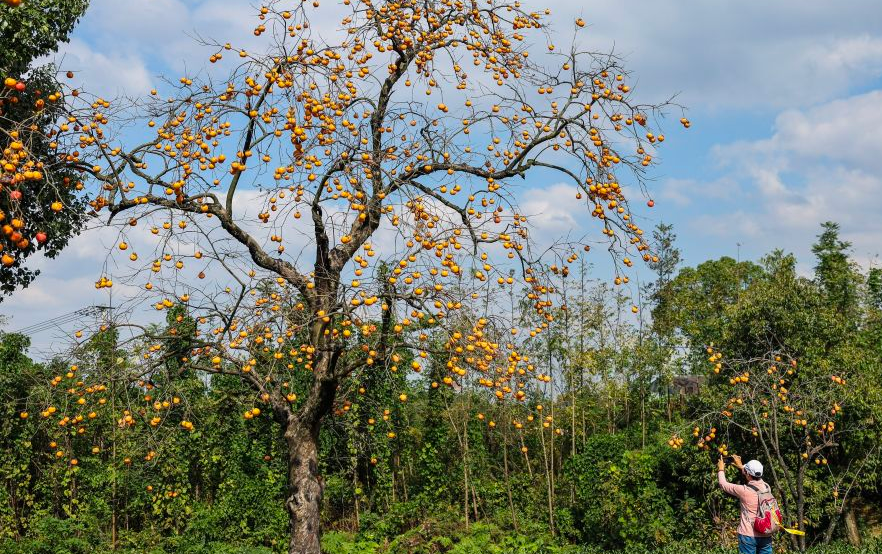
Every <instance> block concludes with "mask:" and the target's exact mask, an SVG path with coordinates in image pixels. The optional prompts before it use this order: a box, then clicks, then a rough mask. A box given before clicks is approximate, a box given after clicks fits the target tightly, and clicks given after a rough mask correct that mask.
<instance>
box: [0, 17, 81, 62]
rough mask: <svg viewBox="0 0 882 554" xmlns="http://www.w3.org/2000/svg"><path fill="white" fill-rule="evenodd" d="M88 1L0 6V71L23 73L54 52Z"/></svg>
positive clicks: (75, 22)
mask: <svg viewBox="0 0 882 554" xmlns="http://www.w3.org/2000/svg"><path fill="white" fill-rule="evenodd" d="M88 5H89V2H88V0H65V1H64V2H58V1H57V0H28V1H27V2H23V3H22V4H21V5H19V6H17V7H14V8H13V7H10V6H7V5H6V4H5V3H3V4H0V72H2V73H3V76H4V77H6V76H8V75H15V76H19V75H21V74H23V73H24V72H25V71H26V70H27V68H28V66H29V65H30V63H31V61H33V60H35V59H37V58H39V57H41V56H45V55H46V54H49V53H52V52H55V51H56V50H57V49H58V45H59V44H60V43H63V42H67V40H68V37H69V36H70V32H71V31H72V30H73V28H74V26H75V25H76V24H77V21H79V19H80V17H82V15H83V13H85V11H86V7H87V6H88Z"/></svg>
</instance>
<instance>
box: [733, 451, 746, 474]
mask: <svg viewBox="0 0 882 554" xmlns="http://www.w3.org/2000/svg"><path fill="white" fill-rule="evenodd" d="M732 462H733V463H734V464H735V467H737V468H738V469H739V470H740V469H741V468H743V467H744V464H742V463H741V456H739V455H738V454H732Z"/></svg>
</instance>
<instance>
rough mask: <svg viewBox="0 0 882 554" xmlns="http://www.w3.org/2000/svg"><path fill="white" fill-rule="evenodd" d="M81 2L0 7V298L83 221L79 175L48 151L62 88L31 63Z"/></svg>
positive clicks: (64, 29)
mask: <svg viewBox="0 0 882 554" xmlns="http://www.w3.org/2000/svg"><path fill="white" fill-rule="evenodd" d="M87 5H88V2H87V0H72V1H70V2H62V3H58V2H51V1H48V0H33V1H30V2H27V3H26V4H24V5H22V4H21V2H20V1H17V2H16V1H12V0H9V1H7V2H4V3H2V4H0V80H2V86H0V300H2V298H3V296H5V295H7V294H11V293H12V292H14V291H15V290H16V289H18V288H21V287H26V286H27V285H28V284H30V283H31V282H32V281H33V279H34V278H35V277H36V276H37V273H38V272H37V271H34V270H32V269H30V268H29V267H28V266H27V263H26V262H27V259H28V258H29V257H30V256H31V255H33V254H34V253H35V252H37V251H38V250H39V251H42V253H43V254H44V255H46V256H47V257H50V258H53V257H55V256H56V255H58V253H59V252H60V251H61V250H62V249H63V248H64V247H65V246H66V245H67V243H68V241H69V240H70V238H71V236H73V235H76V234H77V233H78V232H79V230H80V229H81V228H82V226H83V224H84V222H85V219H86V217H85V210H84V205H83V202H82V200H81V198H79V197H78V191H77V183H78V182H79V181H78V176H79V175H78V174H77V173H76V172H75V171H74V170H73V168H71V167H69V166H68V165H67V164H66V162H65V160H63V159H58V158H56V157H55V154H56V152H55V150H54V148H52V147H51V146H50V145H51V143H52V138H51V129H50V128H51V126H52V125H53V124H54V123H55V122H56V120H57V119H58V118H59V117H60V116H62V115H63V114H64V112H65V97H64V95H63V94H62V92H61V90H62V86H61V84H60V83H59V82H58V78H57V75H56V70H55V68H54V66H52V65H51V64H49V65H43V66H38V65H36V64H35V60H37V59H39V58H40V57H41V56H45V55H46V54H48V53H50V52H54V51H55V50H56V49H57V48H58V45H59V44H60V43H62V42H66V41H67V38H68V36H69V34H70V32H71V31H72V30H73V27H74V25H75V24H76V22H77V20H78V19H79V18H80V16H81V15H82V14H83V12H84V11H85V9H86V6H87ZM73 94H76V92H73Z"/></svg>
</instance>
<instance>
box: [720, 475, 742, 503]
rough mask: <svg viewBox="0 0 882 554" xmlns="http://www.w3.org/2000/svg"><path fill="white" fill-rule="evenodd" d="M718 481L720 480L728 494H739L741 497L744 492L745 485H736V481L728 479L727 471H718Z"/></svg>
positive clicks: (722, 487) (721, 485) (721, 486)
mask: <svg viewBox="0 0 882 554" xmlns="http://www.w3.org/2000/svg"><path fill="white" fill-rule="evenodd" d="M717 481H719V483H720V488H721V489H723V491H724V492H725V493H726V494H731V495H732V496H737V497H739V498H740V497H741V494H740V493H741V492H742V489H743V488H744V487H743V486H742V485H736V484H734V483H730V482H729V481H726V472H725V471H718V472H717Z"/></svg>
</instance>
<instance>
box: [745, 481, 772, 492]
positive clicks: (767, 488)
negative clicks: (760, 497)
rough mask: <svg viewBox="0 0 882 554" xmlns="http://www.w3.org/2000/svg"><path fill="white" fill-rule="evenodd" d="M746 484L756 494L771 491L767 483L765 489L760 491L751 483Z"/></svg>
mask: <svg viewBox="0 0 882 554" xmlns="http://www.w3.org/2000/svg"><path fill="white" fill-rule="evenodd" d="M746 486H747V487H748V488H750V489H753V490H754V491H755V492H756V493H757V494H760V493H766V492H771V491H772V489H771V487H769V485H768V484H766V489H765V490H762V491H761V490H759V488H758V487H756V486H754V484H753V483H748V484H747V485H746Z"/></svg>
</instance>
